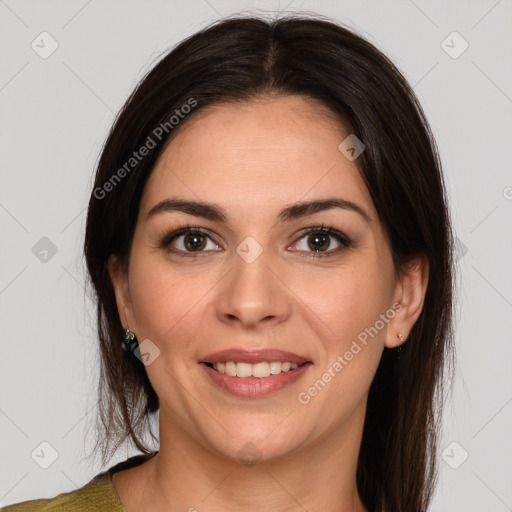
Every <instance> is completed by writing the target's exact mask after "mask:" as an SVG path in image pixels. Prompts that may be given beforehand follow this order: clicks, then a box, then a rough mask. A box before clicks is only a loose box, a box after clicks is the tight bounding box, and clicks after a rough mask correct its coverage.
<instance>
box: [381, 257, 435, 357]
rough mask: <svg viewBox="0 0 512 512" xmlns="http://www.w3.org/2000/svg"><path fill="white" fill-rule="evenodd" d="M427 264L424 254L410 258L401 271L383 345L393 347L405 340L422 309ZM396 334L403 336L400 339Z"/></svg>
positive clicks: (426, 278)
mask: <svg viewBox="0 0 512 512" xmlns="http://www.w3.org/2000/svg"><path fill="white" fill-rule="evenodd" d="M428 276H429V265H428V260H427V257H426V255H424V254H420V255H418V256H415V257H414V258H412V259H410V260H409V261H408V262H407V264H406V265H405V266H404V268H403V269H402V271H401V275H400V277H399V278H398V281H397V283H396V289H395V296H394V302H393V309H394V310H395V312H396V313H395V316H394V317H393V318H392V319H391V320H390V321H389V322H388V326H387V330H386V339H385V345H386V347H387V348H395V347H398V346H399V345H401V344H402V343H404V342H405V340H406V339H407V337H408V336H409V333H410V332H411V329H412V328H413V326H414V323H415V322H416V320H417V319H418V317H419V316H420V314H421V311H422V309H423V303H424V301H425V293H426V291H427V285H428ZM398 334H401V335H402V336H403V340H400V339H399V337H398Z"/></svg>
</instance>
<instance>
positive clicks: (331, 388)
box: [109, 96, 428, 512]
mask: <svg viewBox="0 0 512 512" xmlns="http://www.w3.org/2000/svg"><path fill="white" fill-rule="evenodd" d="M347 135H348V133H346V132H345V130H344V129H343V126H341V125H340V123H339V122H337V121H336V120H335V118H334V117H333V116H332V115H329V112H327V111H326V110H325V109H324V108H323V107H322V106H321V105H319V104H317V103H316V102H315V101H313V100H310V99H304V98H302V97H298V96H287V97H282V96H272V97H265V98H259V99H258V101H255V102H252V103H244V104H217V105H215V106H213V107H209V108H207V109H206V110H204V111H202V112H198V113H197V115H196V116H195V117H194V118H191V119H190V120H188V122H186V123H184V125H183V126H182V127H180V131H179V132H178V133H177V136H176V138H175V139H174V140H173V141H172V142H171V143H170V145H169V146H168V147H167V148H166V150H165V152H164V153H163V154H162V156H161V157H160V159H159V161H158V162H157V165H156V166H155V168H154V170H153V172H152V174H151V176H150V178H149V181H148V183H147V185H146V187H145V190H144V192H143V196H142V200H141V205H140V211H139V217H138V221H137V225H136V229H135V234H134V239H133V245H132V249H131V259H130V265H129V269H128V271H127V272H124V271H123V268H122V267H121V266H120V265H119V262H118V260H117V258H116V257H115V256H113V257H111V259H110V261H109V272H110V276H111V279H112V283H113V285H114V289H115V294H116V299H117V306H118V310H119V314H120V318H121V320H122V321H123V325H124V326H129V327H130V329H131V330H132V331H133V332H135V334H136V335H137V338H138V340H139V343H140V342H141V341H142V340H146V339H149V340H151V342H152V343H154V344H155V345H156V346H157V347H158V349H159V350H160V354H159V356H158V357H156V358H155V359H154V361H153V362H152V363H151V364H150V365H148V366H146V367H145V368H146V371H147V373H148V376H149V379H150V381H151V383H152V385H153V387H154V389H155V391H156V392H157V394H158V396H159V398H160V403H161V408H160V420H159V421H160V424H159V425H160V452H159V454H158V455H156V456H155V457H154V458H153V459H151V460H150V461H148V462H146V463H144V464H142V465H141V466H138V467H136V468H132V469H128V470H124V471H121V472H118V473H116V474H115V476H114V486H115V489H116V491H117V493H118V495H119V497H120V499H121V501H122V502H123V504H124V505H125V508H126V509H127V510H128V511H129V512H135V511H139V510H140V511H142V510H144V511H148V510H149V511H160V510H162V511H163V510H165V511H166V512H169V511H171V512H173V511H178V510H179V511H186V510H194V509H195V510H198V511H202V510H208V511H209V512H215V511H221V510H222V511H226V510H228V511H231V510H233V511H234V510H244V511H249V512H251V511H256V510H257V511H261V510H266V511H268V512H273V511H279V512H283V511H298V510H301V511H303V510H304V509H306V510H328V511H337V510H339V511H342V510H343V511H345V512H362V511H366V509H365V507H364V506H363V504H362V502H361V500H360V497H359V496H358V493H357V489H356V467H357V456H358V451H359V447H360V442H361V435H362V428H363V422H364V417H365V407H366V400H367V396H368V391H369V387H370V384H371V382H372V379H373V376H374V374H375V372H376V370H377V366H378V363H379V360H380V357H381V354H382V352H383V350H384V348H385V347H388V348H392V347H396V346H398V345H399V344H400V343H401V341H400V340H399V339H398V337H397V333H402V335H403V336H404V339H407V335H408V333H409V332H410V330H411V328H412V326H413V325H414V322H415V321H416V319H417V318H418V316H419V314H420V313H421V308H422V306H423V301H424V295H425V291H426V285H427V280H428V265H427V262H426V260H425V258H424V257H421V256H418V258H417V259H415V260H412V261H411V265H410V266H409V267H408V268H407V269H405V270H404V272H400V273H398V272H396V270H395V268H394V266H393V263H392V259H391V253H390V247H389V241H388V239H387V236H386V234H385V232H384V230H383V227H382V225H381V224H380V222H379V219H378V216H377V212H376V211H375V208H374V205H373V203H372V200H371V198H370V195H369V193H368V190H367V189H366V187H365V185H364V182H363V180H362V178H361V177H360V175H359V172H358V170H357V167H356V164H357V160H356V161H354V162H352V161H350V160H348V159H347V158H346V157H345V156H344V155H343V154H342V153H341V152H340V151H339V150H338V145H339V144H340V142H341V141H342V140H344V139H345V137H346V136H347ZM170 196H173V197H178V198H182V199H187V200H196V201H197V200H200V201H204V202H209V203H215V204H217V205H219V206H221V207H222V208H224V210H225V212H226V214H227V216H228V222H227V223H221V222H218V221H212V220H208V219H203V218H201V217H196V216H193V215H190V214H186V213H183V212H178V211H173V212H164V213H161V214H158V215H155V216H152V217H150V218H147V214H148V212H149V211H150V210H151V208H152V207H153V206H155V205H156V204H157V203H159V202H160V201H162V200H164V199H166V198H168V197H170ZM331 197H338V198H343V199H347V200H350V201H352V202H354V203H356V204H357V205H359V206H360V207H361V208H362V209H363V210H364V211H366V212H367V214H368V216H369V217H370V222H366V221H365V220H364V218H363V217H362V216H361V215H359V214H358V213H356V212H354V211H350V210H347V209H341V208H333V209H329V210H325V211H321V212H317V213H314V214H312V215H309V216H307V217H302V218H298V219H294V220H291V221H286V222H278V221H277V218H276V217H277V214H278V212H279V211H280V210H281V209H282V208H284V207H285V206H287V205H290V204H293V203H296V202H298V201H309V200H313V199H325V198H331ZM187 224H190V225H192V226H197V227H199V228H202V229H205V230H208V231H209V232H210V233H211V234H212V235H213V236H214V237H215V239H214V238H213V236H212V238H209V237H208V236H205V237H203V238H200V241H203V242H204V243H205V244H206V245H205V246H204V248H203V257H197V258H192V257H181V256H179V255H173V254H172V253H170V252H166V250H165V249H163V248H161V247H159V240H160V238H161V237H163V236H164V235H166V234H168V233H172V232H173V231H175V230H177V229H179V228H182V227H185V226H187ZM322 224H324V225H325V226H331V227H333V228H334V229H336V230H338V231H340V232H341V233H344V234H345V235H347V236H348V237H349V238H350V239H352V240H353V242H354V244H353V246H350V247H347V248H343V249H342V250H341V251H340V252H336V250H337V248H338V247H340V246H341V244H340V243H339V242H337V240H336V239H335V238H334V237H332V236H330V235H326V236H327V241H329V242H330V245H329V246H328V247H327V248H326V247H325V246H326V245H327V244H325V246H322V247H323V250H324V251H331V255H330V256H325V257H317V258H312V255H313V254H314V253H315V245H314V243H311V239H312V238H313V239H314V237H315V235H314V234H306V235H304V236H303V235H302V231H303V230H304V229H306V228H309V227H319V226H321V225H322ZM248 236H251V237H253V238H254V239H255V240H256V241H257V242H258V243H259V245H260V246H261V247H262V249H263V252H262V254H261V255H260V256H259V257H258V258H256V260H255V261H253V262H252V263H247V262H246V261H245V260H244V259H243V258H241V257H240V256H239V255H238V253H237V252H236V248H237V247H238V246H239V245H240V243H241V242H242V241H243V240H244V239H245V238H246V237H248ZM308 240H309V241H310V243H308ZM321 242H322V240H321ZM320 245H322V244H321V243H320ZM171 247H174V248H175V249H176V250H180V249H181V250H182V251H186V250H187V247H186V246H185V245H184V237H183V236H181V237H180V238H178V239H175V240H174V241H173V242H172V245H171ZM193 250H194V249H193V247H192V249H190V245H189V246H188V251H189V252H188V253H189V254H190V253H191V252H192V254H196V253H194V252H193ZM395 302H400V303H401V305H402V306H401V308H400V309H399V311H397V312H396V314H394V316H393V317H392V318H391V319H389V320H388V322H387V323H385V326H384V328H382V329H380V330H379V332H378V334H377V335H375V336H374V337H373V338H370V339H369V340H370V341H369V343H368V344H367V345H366V346H364V348H362V350H361V351H360V352H358V353H357V355H355V356H354V357H353V359H352V360H351V361H350V362H348V364H347V365H346V366H345V367H344V368H343V370H342V371H340V372H338V373H336V376H335V377H334V378H332V380H331V381H330V382H329V383H328V384H327V385H326V386H325V387H324V388H323V389H322V390H321V391H320V392H319V393H318V394H317V395H316V396H314V397H312V398H311V400H310V402H309V403H307V404H303V403H300V402H299V401H298V399H297V396H298V394H299V393H300V392H303V391H307V390H308V388H309V387H310V386H312V385H313V383H314V382H315V381H317V379H319V378H321V376H322V374H323V373H324V372H326V371H327V370H328V368H329V367H331V368H332V365H333V363H334V362H335V361H336V360H337V357H338V356H339V355H343V354H344V353H345V352H346V351H347V350H348V349H349V348H350V346H351V343H352V341H353V340H355V339H356V338H357V336H358V334H359V333H361V332H362V331H364V329H365V328H369V327H370V326H373V325H374V324H375V322H376V321H377V320H378V319H379V315H381V314H385V313H386V312H387V311H389V310H390V309H392V305H393V303H395ZM361 346H362V345H361ZM232 347H237V348H242V349H257V348H277V349H281V350H285V351H289V352H293V353H296V354H299V355H301V356H303V357H306V358H307V359H308V360H310V361H311V362H312V363H313V364H312V366H311V367H310V368H309V369H308V370H307V371H306V372H305V373H304V374H303V375H302V376H301V378H300V379H299V380H298V381H296V382H295V383H293V384H291V385H289V386H288V387H286V388H284V389H282V390H280V391H278V392H276V393H273V394H271V395H267V396H266V397H263V398H254V397H252V398H251V397H236V396H233V395H231V394H229V393H227V392H225V391H223V390H221V389H220V388H219V387H218V386H217V385H216V384H215V383H213V381H212V380H211V379H210V377H209V376H208V375H207V374H206V373H205V372H204V370H203V369H202V368H201V366H200V365H199V364H198V360H199V359H200V358H201V357H202V356H205V355H207V354H209V353H212V352H215V351H218V350H224V349H228V348H232ZM249 442H250V443H252V444H253V445H254V446H255V447H256V450H257V453H258V455H259V457H260V458H259V461H258V462H257V463H255V464H253V465H252V466H247V465H245V464H243V463H242V462H241V461H240V456H239V455H238V454H239V451H240V450H241V449H243V447H244V446H247V443H249Z"/></svg>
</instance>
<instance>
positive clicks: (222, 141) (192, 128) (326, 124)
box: [141, 96, 375, 218]
mask: <svg viewBox="0 0 512 512" xmlns="http://www.w3.org/2000/svg"><path fill="white" fill-rule="evenodd" d="M347 135H349V133H348V132H347V131H346V130H345V128H344V127H343V126H342V124H341V122H340V121H339V120H338V119H337V118H336V116H335V115H334V114H333V113H332V112H330V111H329V110H327V109H326V108H325V107H324V106H323V105H321V104H320V103H318V102H316V101H314V100H310V99H305V98H302V97H299V96H285V97H282V96H280V97H273V98H261V99H258V100H256V101H254V102H250V103H221V104H215V105H212V106H208V107H206V108H205V109H203V110H202V111H198V112H196V113H195V114H194V117H193V118H191V119H189V120H187V122H185V123H184V124H183V126H182V127H180V130H179V131H178V132H177V135H176V137H175V138H174V140H172V141H171V142H170V143H169V145H168V146H167V147H166V149H165V151H164V152H163V153H162V155H161V157H160V158H159V160H158V162H157V164H156V165H155V168H154V169H153V171H152V174H151V176H150V178H149V180H148V183H147V184H146V187H145V191H144V194H143V198H142V202H141V212H144V211H145V212H147V211H149V210H150V209H151V207H152V206H153V205H154V204H156V203H157V202H159V201H161V200H163V199H165V198H166V197H168V196H169V195H173V196H180V197H183V198H185V199H193V200H205V201H212V202H216V203H219V204H222V205H224V206H225V207H226V208H228V209H232V210H237V212H238V217H239V218H240V217H244V216H245V215H247V214H248V213H249V212H250V211H251V209H252V208H254V209H256V210H259V211H261V210H262V209H265V211H268V212H271V211H272V210H273V209H274V207H275V209H278V208H279V207H280V206H282V204H283V203H292V202H296V201H299V200H308V199H313V198H325V197H333V196H339V197H342V198H344V199H348V200H351V201H354V202H358V203H359V204H361V206H363V207H365V209H366V211H368V212H369V213H370V215H371V216H372V217H374V215H375V214H374V210H373V204H372V201H371V198H370V196H369V193H368V191H367V188H366V186H365V184H364V182H363V180H362V178H361V176H360V174H359V170H358V168H357V166H356V163H355V162H353V161H350V160H348V159H347V158H346V157H345V156H344V154H342V153H341V152H340V150H339V149H338V146H339V144H340V143H341V142H342V141H343V140H344V139H345V138H346V137H347Z"/></svg>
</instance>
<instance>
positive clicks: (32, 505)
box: [0, 452, 158, 512]
mask: <svg viewBox="0 0 512 512" xmlns="http://www.w3.org/2000/svg"><path fill="white" fill-rule="evenodd" d="M156 453H158V452H153V453H151V454H149V455H136V456H135V457H131V458H129V459H127V460H125V461H123V462H120V463H119V464H116V465H115V466H113V467H111V468H110V469H108V470H106V471H103V472H102V473H99V474H97V475H96V476H95V477H94V478H92V479H91V480H89V482H87V483H86V484H85V485H84V486H83V487H80V488H79V489H75V490H74V491H70V492H66V493H62V494H59V495H58V496H55V497H54V498H47V499H38V500H30V501H23V502H21V503H15V504H14V505H7V506H6V507H3V508H1V509H0V511H1V512H75V511H76V512H99V511H101V512H126V509H125V508H124V506H123V504H122V503H121V500H120V499H119V496H118V495H117V493H116V490H115V489H114V485H113V483H112V475H113V474H114V473H116V472H117V471H121V470H123V469H128V468H131V467H135V466H138V465H139V464H142V463H143V462H145V461H146V460H148V459H150V458H151V457H152V456H153V455H155V454H156Z"/></svg>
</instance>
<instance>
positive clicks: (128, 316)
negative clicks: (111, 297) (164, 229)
mask: <svg viewBox="0 0 512 512" xmlns="http://www.w3.org/2000/svg"><path fill="white" fill-rule="evenodd" d="M107 268H108V273H109V276H110V280H111V282H112V287H113V289H114V293H115V296H116V303H117V311H118V313H119V318H120V319H121V323H122V324H123V327H124V328H126V327H130V330H132V331H135V330H136V325H135V319H134V316H133V310H132V304H131V298H130V288H129V286H128V270H127V269H126V268H125V267H124V265H122V264H121V263H120V261H119V259H118V257H117V256H116V255H115V254H112V255H111V256H110V257H109V259H108V262H107Z"/></svg>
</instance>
